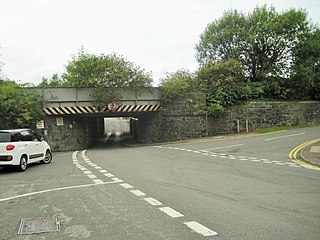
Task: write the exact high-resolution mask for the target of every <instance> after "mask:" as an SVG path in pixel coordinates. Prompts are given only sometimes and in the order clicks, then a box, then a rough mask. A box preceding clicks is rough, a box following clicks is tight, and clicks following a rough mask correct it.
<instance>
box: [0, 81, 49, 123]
mask: <svg viewBox="0 0 320 240" xmlns="http://www.w3.org/2000/svg"><path fill="white" fill-rule="evenodd" d="M0 102H1V104H0V112H1V113H2V114H0V129H7V128H18V127H30V128H34V126H35V124H36V121H37V120H40V119H41V118H42V117H43V114H44V113H43V110H42V109H43V102H42V98H41V97H40V96H39V95H38V94H36V93H32V92H30V91H25V90H24V89H23V88H22V87H21V86H20V85H18V84H17V83H15V82H14V81H9V80H3V81H2V82H0Z"/></svg>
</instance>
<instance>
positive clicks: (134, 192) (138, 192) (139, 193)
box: [130, 190, 146, 197]
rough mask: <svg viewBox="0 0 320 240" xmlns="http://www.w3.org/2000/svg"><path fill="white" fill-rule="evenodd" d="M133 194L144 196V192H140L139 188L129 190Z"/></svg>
mask: <svg viewBox="0 0 320 240" xmlns="http://www.w3.org/2000/svg"><path fill="white" fill-rule="evenodd" d="M130 192H132V193H133V194H134V195H136V196H138V197H140V196H145V195H146V194H145V193H144V192H141V191H140V190H130Z"/></svg>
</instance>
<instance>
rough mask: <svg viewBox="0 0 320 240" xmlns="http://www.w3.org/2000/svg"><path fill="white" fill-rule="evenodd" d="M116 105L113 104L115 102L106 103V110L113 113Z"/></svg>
mask: <svg viewBox="0 0 320 240" xmlns="http://www.w3.org/2000/svg"><path fill="white" fill-rule="evenodd" d="M117 107H118V105H117V104H116V103H115V102H112V103H108V109H109V110H110V111H112V112H113V111H115V110H116V109H117Z"/></svg>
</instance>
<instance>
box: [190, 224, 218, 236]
mask: <svg viewBox="0 0 320 240" xmlns="http://www.w3.org/2000/svg"><path fill="white" fill-rule="evenodd" d="M184 224H185V225H187V226H188V227H189V228H191V230H193V231H195V232H196V233H199V234H201V235H203V236H205V237H210V236H215V235H218V233H217V232H215V231H212V230H211V229H209V228H207V227H205V226H203V225H201V224H200V223H197V222H195V221H192V222H185V223H184Z"/></svg>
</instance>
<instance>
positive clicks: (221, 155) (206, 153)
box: [153, 134, 318, 170]
mask: <svg viewBox="0 0 320 240" xmlns="http://www.w3.org/2000/svg"><path fill="white" fill-rule="evenodd" d="M300 135H301V134H300ZM239 145H240V144H238V145H231V146H227V147H232V146H239ZM153 147H154V148H160V149H172V150H181V151H186V152H192V153H196V154H202V155H203V156H207V157H209V156H210V157H218V158H223V159H230V160H238V161H249V162H254V163H266V164H274V165H277V166H287V167H295V168H306V169H311V170H318V169H315V168H312V167H308V166H301V165H298V164H296V163H293V162H281V161H272V160H269V159H265V158H261V159H259V158H256V157H246V156H234V155H228V154H226V153H215V152H211V151H209V150H210V149H205V150H198V151H195V150H190V149H184V148H177V147H175V148H174V147H165V146H153Z"/></svg>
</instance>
